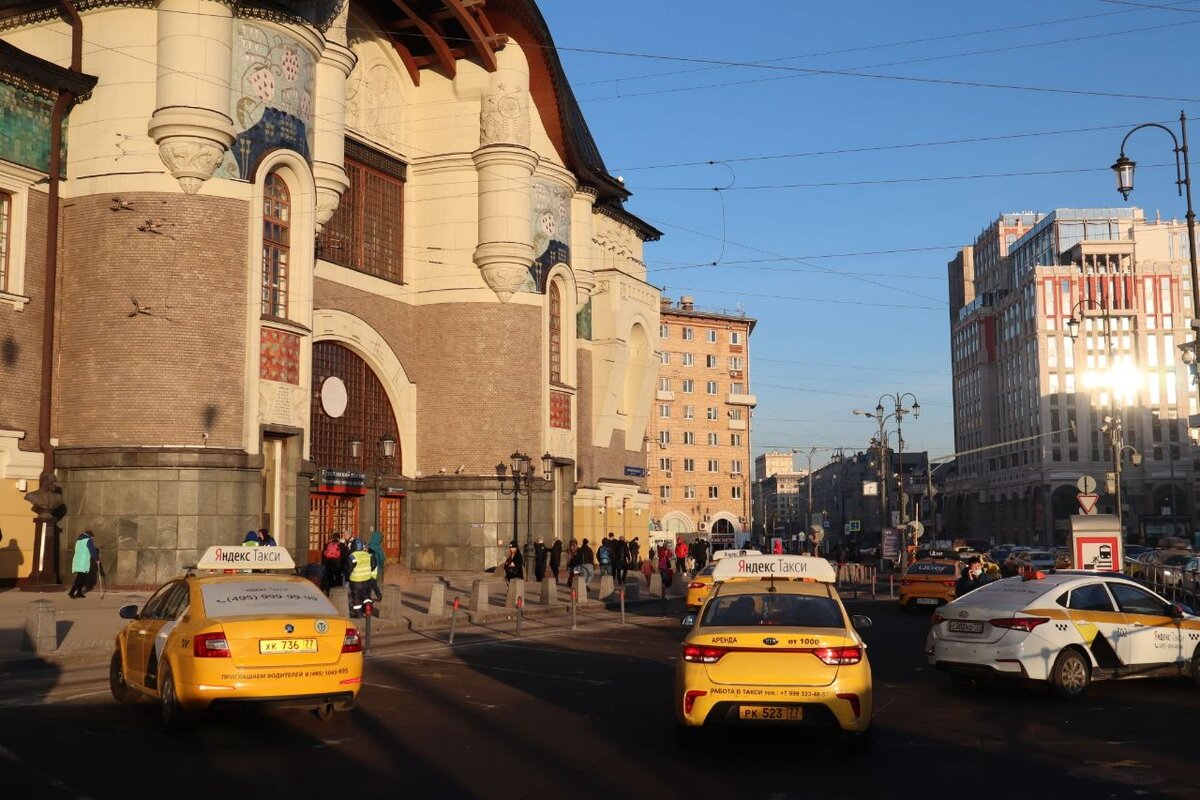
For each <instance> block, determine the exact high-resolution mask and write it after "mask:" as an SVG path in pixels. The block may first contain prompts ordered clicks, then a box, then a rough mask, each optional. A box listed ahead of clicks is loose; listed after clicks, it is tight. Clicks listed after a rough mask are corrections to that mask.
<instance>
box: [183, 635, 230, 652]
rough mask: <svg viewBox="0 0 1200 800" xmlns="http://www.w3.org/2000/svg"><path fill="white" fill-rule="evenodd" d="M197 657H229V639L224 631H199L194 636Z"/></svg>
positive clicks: (194, 649) (193, 648) (193, 647)
mask: <svg viewBox="0 0 1200 800" xmlns="http://www.w3.org/2000/svg"><path fill="white" fill-rule="evenodd" d="M192 655H194V656H195V657H196V658H229V640H228V639H226V638H225V634H224V633H220V632H218V633H198V634H196V635H195V636H193V637H192Z"/></svg>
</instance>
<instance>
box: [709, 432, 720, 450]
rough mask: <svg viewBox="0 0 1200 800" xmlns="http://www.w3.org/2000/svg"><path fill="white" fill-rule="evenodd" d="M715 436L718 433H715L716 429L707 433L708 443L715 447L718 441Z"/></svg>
mask: <svg viewBox="0 0 1200 800" xmlns="http://www.w3.org/2000/svg"><path fill="white" fill-rule="evenodd" d="M717 436H718V434H717V433H716V431H714V432H712V433H710V434H709V435H708V443H709V444H710V445H711V446H713V447H716V446H717V443H718V441H719V440H718V438H717Z"/></svg>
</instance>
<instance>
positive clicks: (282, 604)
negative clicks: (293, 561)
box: [200, 579, 339, 619]
mask: <svg viewBox="0 0 1200 800" xmlns="http://www.w3.org/2000/svg"><path fill="white" fill-rule="evenodd" d="M200 596H201V597H202V598H203V600H204V611H205V613H207V614H208V616H209V617H213V618H217V619H223V618H226V617H257V616H269V615H271V614H290V615H293V616H299V615H306V616H307V615H319V616H326V617H337V616H339V615H338V612H337V610H336V609H334V607H333V603H331V602H329V598H328V597H326V596H325V595H323V594H321V591H320V590H319V589H317V587H316V586H314V585H313V584H312V583H311V582H309V581H270V580H250V579H248V580H244V581H221V582H219V583H206V584H204V585H202V586H201V587H200Z"/></svg>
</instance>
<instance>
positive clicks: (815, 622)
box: [700, 594, 845, 628]
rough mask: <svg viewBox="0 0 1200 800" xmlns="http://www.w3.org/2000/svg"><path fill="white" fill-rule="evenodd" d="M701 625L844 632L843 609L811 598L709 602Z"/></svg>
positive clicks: (741, 598) (825, 599)
mask: <svg viewBox="0 0 1200 800" xmlns="http://www.w3.org/2000/svg"><path fill="white" fill-rule="evenodd" d="M700 624H701V625H706V626H713V627H723V628H726V627H734V628H736V627H751V626H758V625H785V626H789V627H797V628H842V627H844V626H845V622H844V620H843V618H842V609H841V608H840V607H839V606H838V604H837V602H836V601H834V600H832V599H830V598H828V597H811V596H809V595H794V594H775V595H753V596H752V595H731V596H728V597H718V598H717V599H715V600H710V601H709V603H708V605H707V606H705V607H704V619H702V620H701V621H700Z"/></svg>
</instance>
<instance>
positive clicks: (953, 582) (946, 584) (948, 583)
mask: <svg viewBox="0 0 1200 800" xmlns="http://www.w3.org/2000/svg"><path fill="white" fill-rule="evenodd" d="M942 586H950V587H952V588H953V587H955V586H958V582H957V581H942Z"/></svg>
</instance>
